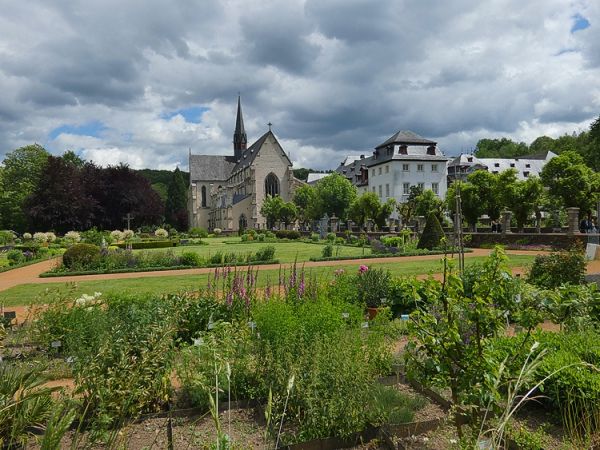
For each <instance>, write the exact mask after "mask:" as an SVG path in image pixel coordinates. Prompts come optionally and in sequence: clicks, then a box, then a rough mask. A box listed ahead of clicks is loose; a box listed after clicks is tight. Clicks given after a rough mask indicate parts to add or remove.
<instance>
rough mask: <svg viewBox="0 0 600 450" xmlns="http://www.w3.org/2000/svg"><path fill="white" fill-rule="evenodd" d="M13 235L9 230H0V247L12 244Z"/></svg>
mask: <svg viewBox="0 0 600 450" xmlns="http://www.w3.org/2000/svg"><path fill="white" fill-rule="evenodd" d="M14 239H15V235H14V234H13V232H12V231H9V230H0V245H6V244H10V243H11V242H13V241H14Z"/></svg>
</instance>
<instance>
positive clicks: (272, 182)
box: [265, 172, 279, 197]
mask: <svg viewBox="0 0 600 450" xmlns="http://www.w3.org/2000/svg"><path fill="white" fill-rule="evenodd" d="M267 195H270V196H271V197H275V196H276V195H279V178H277V175H275V174H274V173H273V172H271V173H270V174H269V175H267V178H265V196H267Z"/></svg>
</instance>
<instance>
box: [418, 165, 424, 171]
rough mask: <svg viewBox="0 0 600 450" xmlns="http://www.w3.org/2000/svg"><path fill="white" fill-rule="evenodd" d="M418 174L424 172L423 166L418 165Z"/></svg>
mask: <svg viewBox="0 0 600 450" xmlns="http://www.w3.org/2000/svg"><path fill="white" fill-rule="evenodd" d="M417 172H423V164H417Z"/></svg>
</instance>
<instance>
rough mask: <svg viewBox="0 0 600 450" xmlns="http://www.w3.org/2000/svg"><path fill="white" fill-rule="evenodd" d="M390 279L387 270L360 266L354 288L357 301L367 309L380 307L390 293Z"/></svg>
mask: <svg viewBox="0 0 600 450" xmlns="http://www.w3.org/2000/svg"><path fill="white" fill-rule="evenodd" d="M363 267H364V268H365V269H363ZM390 279H391V275H390V271H389V270H384V269H369V268H367V267H366V266H361V269H360V270H359V275H358V282H357V286H356V287H357V290H358V299H359V301H361V302H364V303H365V304H366V305H367V306H368V307H369V308H379V307H380V306H382V304H383V302H384V301H385V300H387V298H388V296H389V293H390ZM384 299H385V300H384Z"/></svg>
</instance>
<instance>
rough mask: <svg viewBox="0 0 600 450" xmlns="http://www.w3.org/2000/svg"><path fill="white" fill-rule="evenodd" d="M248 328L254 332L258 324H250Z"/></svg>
mask: <svg viewBox="0 0 600 450" xmlns="http://www.w3.org/2000/svg"><path fill="white" fill-rule="evenodd" d="M248 326H249V327H250V329H251V330H252V331H254V329H255V328H256V322H248Z"/></svg>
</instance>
